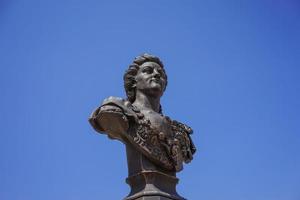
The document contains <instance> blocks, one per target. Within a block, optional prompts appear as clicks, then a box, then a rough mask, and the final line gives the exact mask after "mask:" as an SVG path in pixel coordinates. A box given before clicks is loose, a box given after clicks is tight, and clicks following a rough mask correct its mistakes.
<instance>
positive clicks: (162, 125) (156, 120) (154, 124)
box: [141, 111, 172, 137]
mask: <svg viewBox="0 0 300 200" xmlns="http://www.w3.org/2000/svg"><path fill="white" fill-rule="evenodd" d="M141 113H142V114H143V115H144V118H143V119H142V120H145V121H147V122H148V123H150V128H151V129H152V130H153V131H155V132H157V134H159V133H163V134H164V135H165V136H167V137H172V128H171V125H170V122H169V121H168V120H167V119H166V118H165V117H164V116H162V115H160V114H158V113H155V112H151V111H144V112H143V111H142V112H141Z"/></svg>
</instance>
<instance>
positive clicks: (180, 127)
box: [170, 119, 193, 135]
mask: <svg viewBox="0 0 300 200" xmlns="http://www.w3.org/2000/svg"><path fill="white" fill-rule="evenodd" d="M170 121H171V125H172V128H173V129H174V130H175V131H179V132H185V133H187V134H189V135H190V134H193V129H192V128H191V127H190V126H188V125H186V124H184V123H182V122H179V121H176V120H171V119H170Z"/></svg>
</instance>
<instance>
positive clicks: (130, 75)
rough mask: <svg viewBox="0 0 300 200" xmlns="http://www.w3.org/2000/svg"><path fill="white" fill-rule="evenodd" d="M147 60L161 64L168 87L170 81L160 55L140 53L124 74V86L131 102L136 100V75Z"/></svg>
mask: <svg viewBox="0 0 300 200" xmlns="http://www.w3.org/2000/svg"><path fill="white" fill-rule="evenodd" d="M145 62H155V63H157V64H159V65H160V66H161V68H162V70H163V72H164V74H165V77H166V87H167V83H168V80H167V74H166V72H165V69H164V65H163V63H162V62H161V60H160V59H159V58H158V57H156V56H154V55H150V54H147V53H145V54H143V55H140V56H138V57H136V58H135V59H134V61H133V63H132V64H131V65H129V68H128V70H126V72H125V74H124V87H125V91H126V95H127V98H128V100H129V101H130V102H131V103H133V102H134V101H135V93H136V88H135V83H136V81H135V76H136V75H137V72H138V70H139V68H140V66H141V65H142V64H144V63H145ZM165 89H166V88H165Z"/></svg>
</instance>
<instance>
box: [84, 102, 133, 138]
mask: <svg viewBox="0 0 300 200" xmlns="http://www.w3.org/2000/svg"><path fill="white" fill-rule="evenodd" d="M136 118H137V117H136V114H135V112H134V111H133V110H132V105H131V103H130V102H129V101H127V100H125V99H122V98H119V97H109V98H106V99H104V101H103V103H102V104H101V106H99V107H98V108H96V110H95V111H93V112H92V114H91V116H90V117H89V122H90V124H91V125H92V126H93V128H94V129H95V130H96V131H98V132H100V133H101V132H106V133H108V136H109V137H111V138H113V139H121V138H119V135H120V134H122V133H124V132H126V131H127V129H128V127H129V123H128V121H130V120H135V119H136Z"/></svg>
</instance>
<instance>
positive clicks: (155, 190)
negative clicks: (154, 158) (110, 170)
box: [124, 171, 185, 200]
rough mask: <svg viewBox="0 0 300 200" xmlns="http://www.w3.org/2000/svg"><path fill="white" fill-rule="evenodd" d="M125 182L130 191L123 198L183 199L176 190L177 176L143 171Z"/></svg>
mask: <svg viewBox="0 0 300 200" xmlns="http://www.w3.org/2000/svg"><path fill="white" fill-rule="evenodd" d="M126 182H127V183H128V184H129V185H130V186H131V192H130V194H129V195H128V196H127V197H126V198H125V199H124V200H185V199H184V198H182V197H181V196H179V195H178V194H177V192H176V184H177V183H178V178H176V177H174V176H170V175H167V174H164V173H161V172H155V171H143V172H141V173H138V174H136V175H133V176H130V177H128V178H127V179H126Z"/></svg>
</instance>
